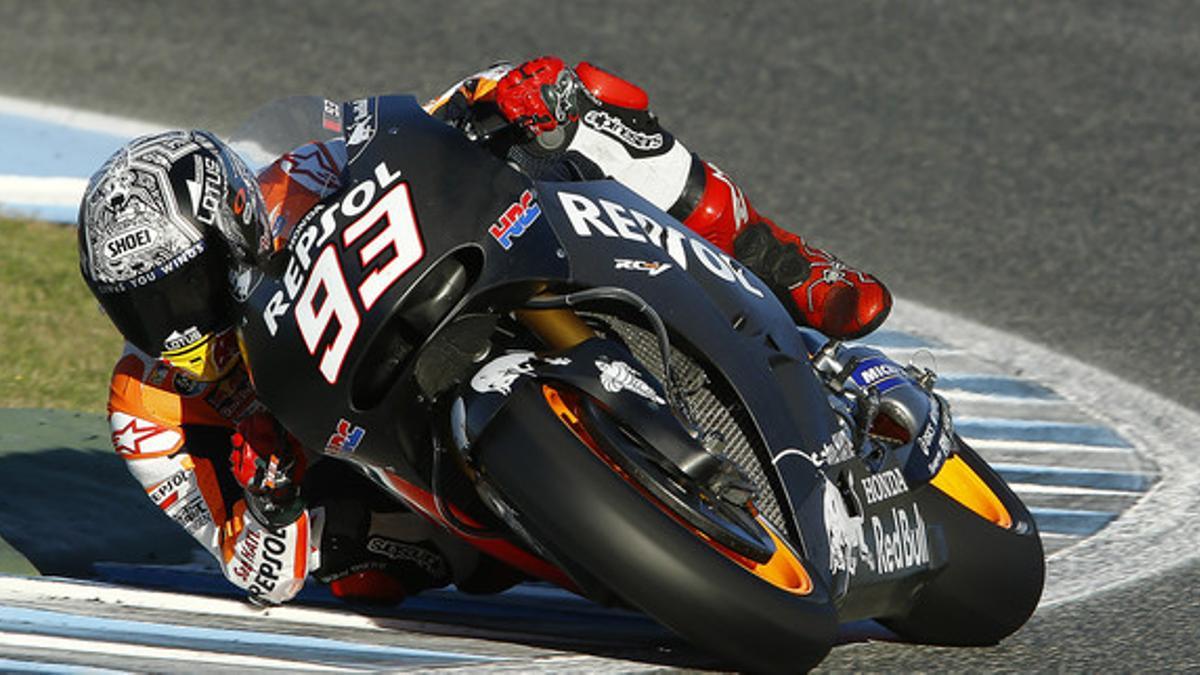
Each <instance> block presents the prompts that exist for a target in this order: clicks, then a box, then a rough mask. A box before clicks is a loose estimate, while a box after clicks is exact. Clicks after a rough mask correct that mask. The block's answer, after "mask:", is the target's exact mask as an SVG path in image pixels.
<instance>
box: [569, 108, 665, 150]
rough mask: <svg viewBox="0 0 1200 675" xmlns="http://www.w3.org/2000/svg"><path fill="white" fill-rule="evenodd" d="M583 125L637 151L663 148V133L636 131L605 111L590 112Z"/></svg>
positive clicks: (584, 118) (585, 116)
mask: <svg viewBox="0 0 1200 675" xmlns="http://www.w3.org/2000/svg"><path fill="white" fill-rule="evenodd" d="M583 123H584V124H586V125H588V126H589V127H591V128H593V129H595V130H596V131H599V132H600V133H602V134H604V135H606V136H611V137H613V138H615V139H617V140H618V141H621V142H622V143H624V144H625V145H628V146H629V147H631V148H633V149H635V150H642V151H643V152H649V151H651V150H658V149H659V148H661V147H662V146H663V135H662V134H661V133H658V134H646V133H642V132H640V131H634V130H633V129H630V128H629V127H628V126H627V125H626V124H625V121H624V120H622V119H621V118H620V117H617V116H616V115H612V114H610V113H607V112H604V111H603V110H589V111H588V112H587V114H586V115H584V116H583Z"/></svg>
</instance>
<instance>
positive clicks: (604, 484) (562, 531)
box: [476, 379, 837, 672]
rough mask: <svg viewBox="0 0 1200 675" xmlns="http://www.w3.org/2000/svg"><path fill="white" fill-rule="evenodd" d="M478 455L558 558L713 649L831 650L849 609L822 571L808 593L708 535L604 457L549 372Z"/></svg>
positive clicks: (793, 655) (751, 659)
mask: <svg viewBox="0 0 1200 675" xmlns="http://www.w3.org/2000/svg"><path fill="white" fill-rule="evenodd" d="M476 460H477V462H478V465H479V467H480V471H481V473H482V474H483V475H484V476H485V479H486V480H487V482H488V483H489V484H490V485H491V487H492V488H493V489H495V490H497V491H499V492H500V493H501V494H502V495H503V497H504V499H505V501H506V502H507V503H508V504H509V505H510V506H512V507H513V508H515V509H516V511H517V512H518V514H519V517H520V520H521V523H522V525H523V526H524V527H525V529H527V530H528V531H529V532H530V533H531V534H532V536H533V537H534V538H535V539H536V540H537V541H538V542H539V543H541V544H542V545H544V546H546V547H547V548H548V549H550V551H551V553H553V554H554V556H555V557H556V558H558V559H560V560H561V561H562V562H563V563H564V564H569V566H571V567H572V569H574V568H576V567H577V568H578V569H580V570H582V571H583V572H584V573H585V574H586V575H587V576H589V577H591V578H592V579H594V580H596V581H598V582H600V583H601V584H602V585H604V586H605V587H607V588H608V589H610V590H611V591H613V592H614V593H616V594H617V595H618V596H620V597H621V598H622V599H623V600H625V601H626V602H628V603H629V604H631V605H633V606H635V607H637V608H639V609H641V610H642V611H644V612H645V613H646V614H648V615H650V616H651V617H653V618H654V619H656V620H657V621H659V622H660V623H662V624H663V625H665V626H667V627H669V628H671V629H672V630H674V631H675V632H676V633H678V634H680V635H681V636H683V637H684V638H686V639H688V640H689V641H691V642H692V643H694V644H695V645H697V646H699V647H701V648H703V649H704V650H706V651H708V652H711V653H713V654H716V655H718V656H720V657H722V658H725V659H729V660H730V661H732V662H733V664H734V665H735V666H736V667H737V668H739V669H743V670H752V671H760V672H773V671H785V672H797V671H801V670H807V669H809V668H811V667H812V666H814V665H816V664H817V663H818V662H820V660H821V659H822V658H824V657H825V655H826V654H827V653H828V651H829V648H830V646H831V644H832V642H833V638H834V635H835V633H836V630H837V617H836V613H835V611H834V608H833V606H832V604H831V601H830V598H829V595H828V592H827V590H826V589H825V588H824V587H823V586H822V585H821V582H820V581H819V579H818V578H817V576H816V575H815V574H812V573H809V574H808V577H809V578H810V579H811V580H812V587H811V590H810V591H809V592H808V593H807V594H803V595H802V594H799V593H797V592H792V591H789V590H785V589H784V588H781V587H778V586H776V585H773V584H772V583H770V582H768V581H766V580H764V579H763V578H762V577H760V576H756V574H755V573H752V572H750V571H748V569H747V568H745V567H743V566H741V565H739V564H738V563H736V562H734V561H733V560H732V559H731V558H729V557H727V556H726V555H724V554H722V553H721V552H719V551H718V549H716V548H714V547H713V546H711V545H710V544H708V543H706V542H705V541H704V540H702V539H701V538H700V537H699V536H697V535H696V534H695V533H694V532H693V531H692V530H689V529H688V528H686V527H684V526H683V525H681V524H680V522H679V521H677V520H676V519H675V518H672V517H671V516H669V515H667V514H666V513H665V512H664V510H663V508H662V507H661V504H656V503H655V502H653V501H652V500H651V499H652V498H650V497H648V496H647V495H646V494H645V493H644V492H643V491H640V490H639V489H638V488H636V487H635V486H633V485H631V484H630V483H629V481H628V480H627V478H626V477H623V476H622V475H620V474H618V473H617V471H615V470H614V469H613V468H612V467H611V466H610V465H609V464H607V463H605V462H604V461H602V460H601V459H600V458H599V457H597V456H596V454H594V453H593V450H592V449H591V448H589V447H588V445H586V444H585V443H584V442H583V441H581V440H580V438H579V437H577V436H576V435H575V433H573V432H572V431H571V430H570V429H569V428H568V427H567V426H566V425H565V424H564V422H563V421H561V420H560V419H559V418H558V416H557V415H556V414H555V413H554V412H553V411H552V410H551V409H550V407H549V405H548V403H547V401H546V399H545V398H544V396H543V393H542V390H541V384H539V383H537V382H535V381H533V380H531V379H524V380H522V381H520V382H519V383H518V385H517V386H516V387H514V391H513V393H512V395H511V396H510V397H509V401H508V403H507V404H506V405H505V408H504V410H503V411H502V412H501V413H499V414H498V415H497V417H496V418H495V419H494V420H493V422H492V423H491V424H490V425H489V427H488V429H487V432H486V433H485V434H484V437H483V438H482V439H481V440H480V442H479V443H478V444H477V455H476ZM801 562H803V561H801ZM807 569H808V566H807V565H805V570H806V571H807Z"/></svg>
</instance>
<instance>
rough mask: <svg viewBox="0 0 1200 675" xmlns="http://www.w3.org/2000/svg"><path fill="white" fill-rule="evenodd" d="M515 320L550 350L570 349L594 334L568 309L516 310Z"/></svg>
mask: <svg viewBox="0 0 1200 675" xmlns="http://www.w3.org/2000/svg"><path fill="white" fill-rule="evenodd" d="M516 314H517V320H518V321H520V322H521V323H523V324H525V326H526V327H527V328H529V330H531V331H533V333H534V334H535V335H537V336H538V337H539V338H541V340H542V342H545V343H546V344H547V345H548V346H549V347H550V348H551V349H556V350H557V349H570V348H571V347H574V346H575V345H577V344H579V343H581V342H583V341H584V340H588V339H590V338H594V337H596V333H595V332H593V331H592V329H591V328H589V327H588V325H587V324H586V323H584V322H583V320H582V319H580V318H579V317H578V316H576V315H575V312H572V311H571V310H569V309H518V310H517V312H516Z"/></svg>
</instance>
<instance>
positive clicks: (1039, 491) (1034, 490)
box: [1008, 483, 1138, 497]
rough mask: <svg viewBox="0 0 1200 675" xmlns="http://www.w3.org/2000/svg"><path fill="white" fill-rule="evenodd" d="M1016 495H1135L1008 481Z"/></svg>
mask: <svg viewBox="0 0 1200 675" xmlns="http://www.w3.org/2000/svg"><path fill="white" fill-rule="evenodd" d="M1008 486H1009V487H1010V488H1012V489H1013V491H1014V492H1016V493H1017V494H1018V495H1077V496H1080V497H1136V496H1138V493H1136V492H1130V491H1129V490H1106V489H1104V488H1090V487H1076V486H1074V485H1039V484H1037V483H1009V484H1008Z"/></svg>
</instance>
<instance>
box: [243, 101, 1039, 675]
mask: <svg viewBox="0 0 1200 675" xmlns="http://www.w3.org/2000/svg"><path fill="white" fill-rule="evenodd" d="M481 127H482V125H481ZM244 129H245V130H244V131H243V132H241V133H240V134H239V137H238V138H236V139H234V147H235V148H237V149H239V151H241V152H243V154H245V155H246V156H247V157H248V158H249V159H250V160H251V161H252V162H253V163H255V164H258V165H262V164H264V163H265V162H267V161H270V160H271V159H274V158H275V157H277V156H280V155H281V154H283V153H285V152H287V151H288V150H290V149H292V148H294V147H297V146H300V145H301V144H304V143H306V142H310V141H314V140H316V141H323V142H328V143H330V144H335V145H336V144H343V145H342V147H344V150H345V152H346V159H347V163H346V165H345V168H344V169H342V170H341V180H340V182H339V187H338V188H337V189H335V190H333V191H332V192H331V193H330V194H329V195H328V196H327V197H325V198H324V199H322V200H321V201H320V203H318V204H317V205H316V206H315V207H314V208H312V209H311V210H309V211H307V213H305V214H304V215H303V217H302V218H300V219H299V220H298V222H296V224H295V226H294V229H293V231H292V233H291V235H290V237H289V238H288V241H287V244H286V248H283V249H282V250H280V251H278V252H277V253H275V254H274V255H273V256H272V257H271V258H270V259H268V260H267V261H265V262H264V263H263V264H262V265H261V266H260V267H259V268H258V269H255V270H253V271H251V272H250V273H249V277H248V279H243V282H244V283H242V284H241V286H240V288H241V290H242V291H243V297H244V303H243V307H244V315H243V318H242V321H241V327H240V336H241V340H242V347H243V352H244V355H245V358H246V361H247V364H248V366H249V369H250V372H251V373H252V376H253V380H254V383H255V386H256V388H257V390H258V392H259V395H260V397H261V399H262V401H263V402H264V403H265V404H266V405H267V406H268V407H269V408H270V409H271V410H272V411H273V412H274V413H275V414H276V415H277V416H278V417H279V419H280V420H281V421H282V422H283V423H284V424H285V425H286V426H287V427H288V428H289V429H290V430H291V431H292V432H293V433H294V434H295V435H296V436H297V437H298V438H299V439H300V440H301V441H302V442H303V443H304V444H305V445H307V446H308V447H312V448H317V449H323V450H324V452H325V453H327V454H328V455H332V456H336V457H338V458H340V459H342V460H344V461H348V462H352V463H354V464H355V465H356V466H358V467H360V468H361V469H362V470H363V471H364V472H366V473H367V474H368V475H370V476H371V477H372V478H373V479H374V480H375V481H376V482H378V483H379V484H380V485H381V486H383V487H384V488H386V489H387V490H388V491H389V492H390V493H391V494H393V495H394V496H395V498H396V499H398V500H401V501H402V502H403V503H405V504H406V505H408V506H409V507H410V508H412V509H414V510H416V511H418V512H420V513H422V514H424V515H425V516H427V517H428V518H430V519H432V520H434V521H436V522H437V523H439V524H440V525H441V526H442V527H444V528H446V529H447V530H449V531H451V532H453V533H455V534H457V535H458V536H459V537H461V538H462V539H464V540H466V541H467V542H469V543H471V544H472V545H474V546H475V547H477V548H478V549H479V550H481V551H482V552H484V553H486V554H488V555H491V556H493V557H495V558H497V559H499V560H501V561H503V562H505V563H507V564H508V565H510V566H512V567H513V568H516V569H517V570H519V571H521V572H523V573H525V574H527V575H528V576H529V577H532V578H535V579H541V580H545V581H549V582H552V583H554V584H557V585H559V586H561V587H563V588H566V589H570V590H571V591H574V592H577V593H579V594H581V595H583V596H586V597H588V598H592V599H594V600H596V601H598V602H602V603H608V604H618V605H621V606H626V607H632V608H636V609H638V610H641V611H642V612H645V613H646V614H647V615H649V616H650V617H652V618H654V619H655V620H657V621H658V622H660V623H662V624H664V625H665V626H667V627H669V628H670V629H672V630H673V631H675V632H677V633H678V634H679V635H681V636H683V637H684V638H686V639H687V640H690V641H691V642H693V643H694V644H696V645H697V646H699V647H701V648H702V649H704V650H707V651H709V652H712V653H714V654H715V655H717V656H719V657H722V658H724V659H727V660H728V661H729V662H730V663H731V664H732V665H733V666H735V667H737V668H739V669H744V670H751V671H799V670H803V669H807V668H810V667H812V666H813V665H815V664H816V663H818V662H819V661H820V660H821V659H822V658H823V657H824V656H825V655H826V654H827V652H828V651H829V649H830V646H831V644H832V642H833V640H834V637H835V633H836V631H837V627H838V624H839V623H840V622H847V621H852V620H859V619H865V618H873V619H877V620H879V621H880V622H882V623H883V624H884V625H886V626H887V627H889V628H890V629H892V630H893V631H894V632H896V633H897V634H899V635H900V636H902V637H904V638H906V639H909V640H913V641H919V642H925V643H933V644H944V645H982V644H992V643H995V642H997V641H999V640H1000V639H1002V638H1004V637H1005V636H1007V635H1009V634H1010V633H1012V632H1013V631H1015V630H1016V629H1017V628H1019V627H1020V626H1021V625H1022V624H1023V623H1024V622H1025V621H1026V620H1027V618H1028V617H1029V616H1030V614H1031V613H1032V612H1033V610H1034V608H1035V606H1036V605H1037V602H1038V599H1039V597H1040V594H1041V589H1042V583H1043V573H1044V567H1043V554H1042V546H1041V542H1040V539H1039V537H1038V533H1037V528H1036V527H1035V525H1034V521H1033V519H1032V518H1031V516H1030V514H1029V511H1028V510H1027V509H1026V507H1025V506H1024V505H1022V503H1021V502H1020V500H1019V499H1018V498H1017V497H1016V496H1015V495H1014V494H1013V492H1012V491H1011V490H1010V489H1009V488H1008V487H1007V486H1006V485H1005V484H1004V482H1003V481H1002V480H1001V479H1000V478H999V477H998V476H997V475H996V473H995V472H993V471H992V470H991V469H990V468H989V467H988V466H987V465H986V464H985V463H984V461H983V460H982V459H980V457H979V455H978V454H976V453H975V452H974V451H973V450H972V449H971V448H970V447H968V446H967V444H966V443H964V442H963V440H962V438H960V437H959V436H958V435H957V434H956V433H955V431H954V425H953V422H952V419H951V416H950V410H949V406H948V405H947V404H946V402H945V400H944V399H943V398H942V397H941V396H939V395H938V394H937V393H936V392H935V391H934V388H933V381H934V379H935V377H934V375H933V373H931V372H929V371H927V370H921V369H918V368H915V367H913V366H903V365H900V364H898V363H896V362H894V361H892V360H890V359H888V358H887V357H886V356H885V355H884V354H882V353H881V352H878V351H875V350H873V349H870V348H867V347H865V346H861V345H855V344H842V343H838V342H834V341H828V340H827V339H826V338H824V337H823V336H821V335H820V334H818V333H815V332H814V331H809V330H806V329H801V328H798V327H797V326H796V325H795V323H794V322H793V320H792V318H791V317H790V316H789V314H788V312H787V311H786V310H785V309H784V307H783V306H782V305H781V304H780V302H779V300H778V299H777V298H776V297H775V296H774V295H773V294H772V293H771V291H770V290H769V289H768V288H767V286H766V285H765V284H764V282H762V281H761V280H759V279H758V278H756V277H755V276H754V275H753V274H752V273H751V272H750V271H748V270H747V269H746V268H744V267H743V266H742V265H740V264H739V263H738V262H737V261H736V260H733V259H732V258H731V257H729V256H727V255H726V254H724V253H723V252H721V251H720V250H718V249H716V248H714V247H713V246H711V245H710V244H708V243H707V242H706V241H704V240H702V239H701V238H700V237H698V236H697V235H696V234H694V233H692V232H691V231H689V230H688V229H687V228H685V227H684V226H682V225H681V224H680V223H679V222H678V221H676V220H674V219H673V218H672V217H670V216H669V215H667V214H666V213H664V212H662V211H661V210H659V209H657V208H655V207H654V206H653V205H651V204H650V203H649V202H647V201H646V200H644V199H642V198H641V197H639V196H637V195H636V194H634V193H633V192H631V191H630V190H628V189H627V188H625V187H623V186H622V185H620V184H617V183H616V182H613V181H609V180H601V181H567V182H553V181H540V180H533V179H531V178H530V177H528V176H527V175H526V174H525V173H523V172H521V171H518V170H516V169H515V168H514V167H513V166H512V165H511V163H509V162H506V161H504V157H503V156H502V154H503V153H498V152H495V151H493V150H492V149H491V148H489V145H488V142H487V140H488V138H489V133H490V132H489V131H487V130H486V129H483V130H482V131H481V130H480V129H468V130H467V133H466V134H464V133H463V131H462V130H459V129H455V128H453V127H451V126H449V125H447V124H444V123H442V122H440V121H438V120H435V119H433V118H431V117H430V116H429V115H427V114H426V113H425V112H424V111H423V110H422V108H421V107H420V106H419V105H418V104H417V102H416V101H415V99H413V98H412V97H408V96H385V97H378V98H371V99H363V100H358V101H353V102H350V103H345V104H339V103H333V102H329V101H324V100H321V99H309V98H294V99H286V100H284V101H279V102H275V103H273V104H271V105H269V106H268V107H267V108H266V109H264V110H263V111H261V112H260V113H259V114H257V115H256V116H255V117H253V118H252V120H251V122H249V123H248V124H247V125H246V127H244ZM498 155H499V156H498Z"/></svg>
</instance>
